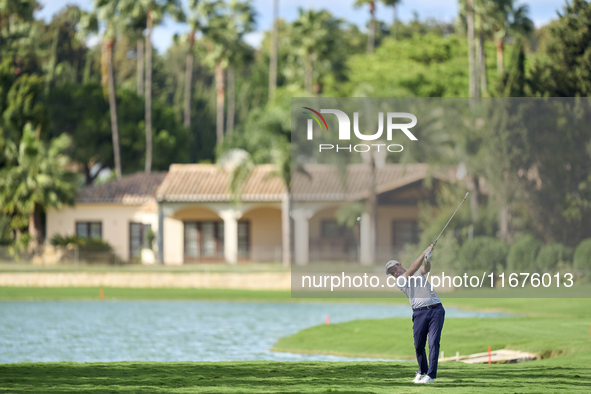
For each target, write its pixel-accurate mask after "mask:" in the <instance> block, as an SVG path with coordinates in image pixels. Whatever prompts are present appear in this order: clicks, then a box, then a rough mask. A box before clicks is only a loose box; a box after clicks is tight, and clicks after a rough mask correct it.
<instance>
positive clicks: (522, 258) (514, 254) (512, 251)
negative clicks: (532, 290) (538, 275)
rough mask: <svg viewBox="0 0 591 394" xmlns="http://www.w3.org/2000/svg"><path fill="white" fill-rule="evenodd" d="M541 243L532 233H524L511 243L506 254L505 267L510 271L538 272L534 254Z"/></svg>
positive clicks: (535, 254)
mask: <svg viewBox="0 0 591 394" xmlns="http://www.w3.org/2000/svg"><path fill="white" fill-rule="evenodd" d="M541 247H542V243H541V242H540V241H538V240H537V239H535V238H534V237H533V236H532V235H529V234H527V235H524V236H523V237H521V238H519V239H518V240H517V241H515V242H514V243H513V245H511V247H510V248H509V255H508V256H507V269H508V270H509V271H510V272H527V273H530V274H533V273H534V272H538V271H539V270H538V267H537V265H536V256H537V255H538V251H539V250H540V248H541Z"/></svg>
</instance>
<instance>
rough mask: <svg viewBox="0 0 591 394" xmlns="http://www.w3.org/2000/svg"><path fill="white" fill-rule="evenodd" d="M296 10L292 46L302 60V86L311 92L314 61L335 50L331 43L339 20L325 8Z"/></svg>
mask: <svg viewBox="0 0 591 394" xmlns="http://www.w3.org/2000/svg"><path fill="white" fill-rule="evenodd" d="M298 12H299V16H298V19H297V20H296V21H295V22H293V25H292V29H293V31H292V40H293V47H294V49H295V50H296V53H297V54H298V55H299V57H300V58H302V59H303V60H304V69H305V71H304V73H305V74H304V75H305V76H304V87H305V90H306V92H308V93H310V94H312V93H313V92H312V83H313V77H314V63H315V61H316V60H319V59H321V58H323V57H324V58H326V57H327V56H329V55H330V53H331V51H334V50H335V48H334V46H333V45H331V44H332V43H333V40H334V39H335V36H336V34H337V30H338V28H339V25H340V23H341V21H340V20H339V19H335V18H333V17H332V15H331V14H330V13H329V12H328V11H325V10H322V11H314V10H307V11H304V10H303V9H302V8H300V9H299V10H298Z"/></svg>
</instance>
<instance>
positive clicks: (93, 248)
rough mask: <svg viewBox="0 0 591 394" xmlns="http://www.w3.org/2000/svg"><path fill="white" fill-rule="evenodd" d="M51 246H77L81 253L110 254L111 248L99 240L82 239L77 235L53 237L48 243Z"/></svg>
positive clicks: (105, 242) (57, 235)
mask: <svg viewBox="0 0 591 394" xmlns="http://www.w3.org/2000/svg"><path fill="white" fill-rule="evenodd" d="M49 242H50V243H51V244H52V245H53V246H68V245H78V247H79V249H80V251H83V252H111V251H112V250H113V247H112V246H111V245H110V244H109V243H108V242H107V241H105V240H102V239H100V238H82V237H79V236H77V235H69V236H68V235H67V236H62V235H59V234H56V235H54V236H53V237H52V238H51V240H50V241H49Z"/></svg>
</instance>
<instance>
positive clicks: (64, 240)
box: [49, 234, 84, 246]
mask: <svg viewBox="0 0 591 394" xmlns="http://www.w3.org/2000/svg"><path fill="white" fill-rule="evenodd" d="M83 242H84V238H80V237H78V236H77V235H66V236H63V235H60V234H56V235H54V236H53V237H51V240H50V241H49V243H50V244H52V245H53V246H68V245H70V244H72V245H80V244H82V243H83Z"/></svg>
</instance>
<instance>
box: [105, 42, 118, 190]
mask: <svg viewBox="0 0 591 394" xmlns="http://www.w3.org/2000/svg"><path fill="white" fill-rule="evenodd" d="M114 43H115V40H113V39H109V40H108V41H107V42H106V43H105V50H106V51H107V53H106V54H105V55H106V60H107V87H108V93H109V112H110V114H111V137H112V139H113V160H114V162H115V174H116V176H117V179H121V153H120V150H119V124H118V122H117V98H116V96H115V76H114V74H113V44H114Z"/></svg>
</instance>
